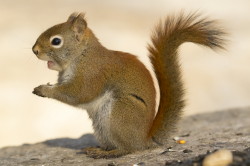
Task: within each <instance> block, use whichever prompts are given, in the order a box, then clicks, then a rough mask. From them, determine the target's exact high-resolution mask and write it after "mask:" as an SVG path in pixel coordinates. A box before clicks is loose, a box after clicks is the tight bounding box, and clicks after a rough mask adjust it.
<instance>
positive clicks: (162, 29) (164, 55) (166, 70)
mask: <svg viewBox="0 0 250 166" xmlns="http://www.w3.org/2000/svg"><path fill="white" fill-rule="evenodd" d="M225 36H226V33H225V32H224V31H223V30H222V29H221V28H220V27H219V26H218V23H217V21H215V20H209V19H208V18H204V17H201V16H200V14H197V13H191V14H189V15H185V14H184V13H181V14H180V15H178V16H175V15H172V16H169V17H167V18H166V20H165V21H164V22H160V23H159V24H158V26H157V27H156V29H155V31H154V33H153V35H152V37H151V39H152V44H151V45H149V46H148V50H149V53H150V59H151V62H152V64H153V67H154V70H155V73H156V77H157V79H158V82H159V87H160V105H159V109H158V113H157V115H156V117H155V119H154V122H153V125H152V128H151V130H150V133H149V136H150V137H152V138H153V140H154V141H155V142H157V143H159V144H166V141H167V138H168V137H169V136H170V134H171V132H173V131H174V130H175V126H176V123H177V122H178V120H179V119H180V117H181V114H182V109H183V107H184V105H185V104H184V100H183V92H184V90H183V84H182V81H181V71H180V65H179V62H178V48H179V46H180V45H181V44H182V43H184V42H193V43H196V44H200V45H203V46H207V47H209V48H211V49H217V48H219V49H224V45H225V42H226V40H225V39H224V37H225Z"/></svg>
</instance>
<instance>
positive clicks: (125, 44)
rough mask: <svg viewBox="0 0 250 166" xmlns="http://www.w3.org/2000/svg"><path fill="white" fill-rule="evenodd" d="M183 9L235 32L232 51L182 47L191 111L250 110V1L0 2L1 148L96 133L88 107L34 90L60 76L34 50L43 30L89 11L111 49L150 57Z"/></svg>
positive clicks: (90, 21)
mask: <svg viewBox="0 0 250 166" xmlns="http://www.w3.org/2000/svg"><path fill="white" fill-rule="evenodd" d="M182 9H184V10H185V11H187V12H188V11H196V10H199V11H201V12H202V13H204V14H205V15H208V16H210V17H211V18H216V19H220V20H222V24H223V26H224V27H225V29H227V30H228V32H230V34H231V35H230V37H229V39H230V43H229V45H228V51H221V52H213V51H211V50H209V49H207V48H202V47H199V46H196V45H194V44H190V43H187V44H184V45H182V47H181V49H180V56H181V58H180V59H181V63H182V68H183V79H184V82H185V88H186V100H187V107H186V108H185V112H184V116H187V115H191V114H196V113H204V112H209V111H218V110H226V109H229V108H236V107H248V106H249V105H250V87H249V85H250V1H249V0H238V1H233V0H232V1H228V0H210V1H207V0H185V1H183V0H175V1H173V0H172V1H170V0H157V1H153V0H137V1H133V0H127V1H117V0H105V1H97V0H70V1H69V0H68V1H66V0H53V1H51V0H43V1H38V0H16V1H14V0H8V1H7V0H5V1H4V0H0V17H1V18H0V56H1V60H0V75H1V77H0V147H3V146H10V145H20V144H23V143H34V142H38V141H43V140H46V139H52V138H60V137H71V138H77V137H80V136H81V135H83V134H85V133H89V132H92V128H91V121H90V120H89V119H88V116H87V114H86V112H85V111H83V110H79V109H76V108H73V107H70V106H67V105H65V104H63V103H60V102H58V101H55V100H52V99H46V98H41V97H37V96H35V95H33V94H32V93H31V92H32V90H33V88H34V87H36V86H38V85H40V84H45V83H47V82H51V83H53V82H55V81H56V78H57V73H56V72H55V71H51V70H48V69H47V65H46V62H43V61H40V60H38V59H37V58H36V57H35V55H34V54H33V53H32V51H31V48H32V46H33V44H34V43H35V41H36V38H37V37H38V36H39V35H40V34H41V33H42V32H43V31H44V30H46V29H47V28H49V27H51V26H52V25H55V24H57V23H61V22H64V21H66V20H67V18H68V16H69V15H70V14H71V13H72V12H74V11H84V12H86V17H87V21H88V25H89V27H90V28H91V29H92V30H93V31H94V33H95V34H96V36H97V37H98V38H99V39H100V41H101V43H102V44H103V45H104V46H106V47H107V48H109V49H114V50H120V51H126V52H130V53H133V54H136V55H138V56H145V55H147V50H146V45H147V43H149V42H150V34H151V31H152V29H153V27H154V25H155V24H156V23H157V22H158V20H159V19H160V18H164V17H165V16H166V15H168V14H170V13H173V12H178V11H180V10H182Z"/></svg>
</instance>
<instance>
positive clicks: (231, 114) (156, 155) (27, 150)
mask: <svg viewBox="0 0 250 166" xmlns="http://www.w3.org/2000/svg"><path fill="white" fill-rule="evenodd" d="M179 126H180V127H179V128H180V130H179V132H178V133H176V136H179V137H180V138H181V139H184V140H186V144H177V143H175V142H174V141H173V146H172V147H171V150H168V147H162V148H158V149H153V150H147V151H143V152H137V153H134V154H130V155H127V156H123V157H120V158H116V159H92V158H87V157H86V156H85V155H84V154H81V153H80V152H81V151H80V149H81V148H83V147H88V146H96V145H97V142H96V141H95V139H94V137H93V135H91V134H86V135H83V136H82V137H81V138H79V139H70V138H59V139H54V140H48V141H45V142H42V143H37V144H32V145H31V144H24V145H22V146H17V147H5V148H2V149H0V165H1V166H15V165H18V166H21V165H24V166H30V165H32V166H34V165H39V166H41V165H44V166H50V165H51V166H59V165H60V166H61V165H88V166H91V165H94V166H98V165H107V166H114V165H133V164H137V165H194V163H197V164H195V165H200V163H201V162H202V160H203V159H204V157H205V156H206V154H208V153H211V152H213V151H215V150H218V149H228V150H231V151H232V152H233V154H234V163H233V164H232V165H244V164H245V165H250V108H245V109H232V110H228V111H222V112H214V113H208V114H199V115H194V116H190V117H187V118H184V119H183V120H182V121H181V122H180V125H179ZM131 139H133V138H132V137H131Z"/></svg>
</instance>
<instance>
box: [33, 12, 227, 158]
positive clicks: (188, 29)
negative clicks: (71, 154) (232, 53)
mask: <svg viewBox="0 0 250 166" xmlns="http://www.w3.org/2000/svg"><path fill="white" fill-rule="evenodd" d="M225 36H226V33H225V32H224V30H223V29H221V28H220V27H219V26H218V24H217V22H216V21H214V20H210V19H208V18H206V17H202V16H201V15H200V14H197V13H191V14H187V15H185V14H183V13H180V14H179V15H171V16H168V17H167V18H166V19H165V20H164V21H163V22H160V23H159V24H158V25H157V26H156V28H155V30H154V32H153V35H152V43H151V44H149V45H148V51H149V58H150V60H151V63H152V66H153V69H154V73H155V74H152V73H150V71H149V70H148V69H147V68H146V67H145V65H144V64H143V63H142V62H141V61H140V60H138V58H137V57H136V56H135V55H132V54H129V53H126V52H120V51H113V50H109V49H107V48H105V47H104V46H102V45H101V43H100V42H99V41H98V39H97V38H96V37H95V35H94V34H93V32H92V31H91V29H90V28H89V27H88V25H87V22H86V19H85V16H84V14H83V13H73V14H71V15H70V16H69V18H68V20H67V21H66V22H64V23H61V24H58V25H55V26H53V27H51V28H49V29H48V30H46V31H45V32H43V33H42V34H41V35H40V36H39V37H38V39H37V41H36V43H35V45H34V46H33V48H32V50H33V52H34V54H35V55H36V56H37V57H38V58H39V59H41V60H44V61H47V62H48V68H49V69H52V70H56V71H58V72H59V76H58V82H57V83H56V84H54V85H51V84H46V85H40V86H38V87H36V88H35V89H34V91H33V93H34V94H36V95H38V96H41V97H48V98H53V99H56V100H59V101H61V102H63V103H66V104H69V105H72V106H75V107H78V108H82V109H86V110H87V112H88V115H89V117H90V119H91V120H92V122H93V128H94V135H95V137H96V139H97V140H98V141H99V143H100V148H97V147H89V148H86V149H84V153H86V154H87V156H89V157H93V158H112V157H119V156H122V155H125V154H129V153H132V152H135V151H140V150H145V149H149V148H154V147H158V146H161V145H166V144H167V143H168V140H169V137H170V136H171V133H172V132H173V131H174V130H175V127H176V124H177V123H178V121H179V119H180V116H181V114H182V109H183V107H184V99H183V83H182V80H181V69H180V65H179V62H178V48H179V46H180V45H181V44H182V43H185V42H193V43H196V44H200V45H203V46H206V47H209V48H211V49H217V48H219V49H224V45H225V39H224V37H225ZM154 78H155V80H154ZM157 96H158V97H157Z"/></svg>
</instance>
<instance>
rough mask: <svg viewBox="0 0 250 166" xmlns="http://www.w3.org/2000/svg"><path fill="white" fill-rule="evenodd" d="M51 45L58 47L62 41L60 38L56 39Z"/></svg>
mask: <svg viewBox="0 0 250 166" xmlns="http://www.w3.org/2000/svg"><path fill="white" fill-rule="evenodd" d="M51 44H52V45H55V46H57V45H59V44H61V39H59V38H54V39H53V40H52V41H51Z"/></svg>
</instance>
